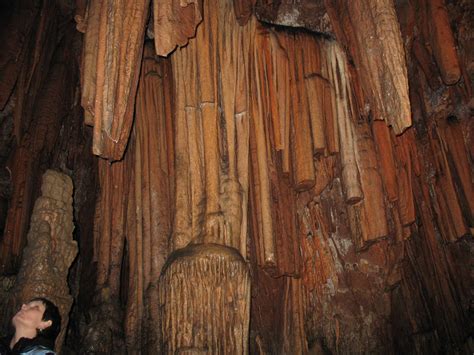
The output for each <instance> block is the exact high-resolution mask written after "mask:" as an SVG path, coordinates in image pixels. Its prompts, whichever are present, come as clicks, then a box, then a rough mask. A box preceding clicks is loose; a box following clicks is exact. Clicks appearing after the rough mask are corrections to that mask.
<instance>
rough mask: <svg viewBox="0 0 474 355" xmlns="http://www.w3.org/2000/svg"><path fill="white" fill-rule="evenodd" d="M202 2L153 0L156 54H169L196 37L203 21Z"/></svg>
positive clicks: (193, 0) (194, 0)
mask: <svg viewBox="0 0 474 355" xmlns="http://www.w3.org/2000/svg"><path fill="white" fill-rule="evenodd" d="M201 7H202V4H201V3H200V2H199V1H197V0H187V1H185V2H183V1H176V0H153V19H154V21H153V31H154V37H155V50H156V54H158V55H161V56H167V55H168V54H170V53H171V52H172V51H173V50H174V49H175V48H176V47H177V46H179V47H183V46H185V45H186V44H188V40H189V38H191V37H194V35H195V33H196V27H197V26H198V25H199V23H200V22H201V21H202V9H201Z"/></svg>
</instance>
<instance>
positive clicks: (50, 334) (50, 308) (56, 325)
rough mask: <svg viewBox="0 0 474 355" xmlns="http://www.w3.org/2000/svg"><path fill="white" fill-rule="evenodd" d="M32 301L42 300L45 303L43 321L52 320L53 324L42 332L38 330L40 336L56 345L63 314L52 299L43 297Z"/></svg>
mask: <svg viewBox="0 0 474 355" xmlns="http://www.w3.org/2000/svg"><path fill="white" fill-rule="evenodd" d="M32 301H40V302H42V303H43V304H44V314H43V319H42V320H43V321H48V320H50V321H51V325H50V326H49V327H47V328H45V329H43V330H42V331H41V332H38V335H37V336H38V337H41V338H43V339H45V340H48V341H49V342H51V345H52V346H54V342H55V340H56V338H57V336H58V334H59V332H60V331H61V315H60V314H59V309H58V307H56V305H55V304H54V303H53V302H51V301H50V300H48V299H46V298H43V297H36V298H33V299H32V300H31V301H30V302H32Z"/></svg>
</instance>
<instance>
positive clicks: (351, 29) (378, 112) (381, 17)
mask: <svg viewBox="0 0 474 355" xmlns="http://www.w3.org/2000/svg"><path fill="white" fill-rule="evenodd" d="M325 4H326V8H327V10H328V14H329V16H330V18H331V24H332V26H333V28H334V32H335V34H336V37H337V39H338V40H339V41H341V42H342V44H343V45H345V46H346V48H349V49H350V54H351V55H352V57H353V59H354V62H355V65H356V67H357V69H358V71H359V73H360V80H361V83H362V87H363V89H364V93H365V96H366V100H367V101H368V102H369V103H370V105H371V109H372V111H373V117H374V118H375V119H379V120H385V121H386V122H387V124H388V125H391V126H392V127H393V129H394V131H395V133H396V134H400V133H402V132H403V131H404V130H405V129H406V128H408V127H410V126H411V124H412V121H411V112H410V100H409V97H408V78H407V66H406V62H405V50H404V48H403V42H402V38H401V33H400V25H399V23H398V21H397V15H396V13H395V8H394V4H393V0H373V1H362V0H356V1H345V0H325Z"/></svg>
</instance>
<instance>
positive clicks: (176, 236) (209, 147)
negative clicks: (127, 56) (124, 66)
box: [155, 1, 253, 353]
mask: <svg viewBox="0 0 474 355" xmlns="http://www.w3.org/2000/svg"><path fill="white" fill-rule="evenodd" d="M178 15H179V14H178ZM202 17H203V22H202V23H201V24H200V25H199V26H198V28H197V33H196V38H195V39H192V40H191V41H190V42H189V44H188V45H187V46H186V47H183V48H178V49H177V50H176V52H175V53H173V55H172V57H171V62H172V69H173V79H174V84H175V87H174V93H173V94H174V96H175V102H174V110H175V111H174V113H175V115H176V116H175V117H176V118H175V130H174V132H175V137H174V138H175V141H176V145H175V152H176V155H175V157H176V160H175V166H176V177H175V186H176V192H175V206H176V214H175V216H174V226H173V234H172V237H171V245H170V249H171V251H174V253H173V254H171V256H169V258H168V261H167V266H165V268H164V270H163V271H162V274H161V277H160V280H159V283H158V287H159V294H160V315H159V317H160V321H161V332H162V340H161V342H162V347H163V348H162V351H164V352H176V351H178V352H190V353H191V352H196V351H197V352H199V351H208V352H212V353H246V352H247V346H246V344H247V341H248V340H247V339H248V324H249V323H248V322H249V318H248V317H249V306H250V304H249V301H250V298H249V297H250V279H249V271H248V267H247V265H246V263H245V261H244V259H243V258H242V256H246V254H247V230H246V229H245V230H244V229H243V227H245V228H247V221H246V220H247V195H248V190H247V188H248V178H249V177H248V164H247V163H245V160H247V161H248V151H249V148H248V144H249V132H248V131H249V123H248V120H249V107H248V95H249V92H248V91H249V88H248V69H247V68H248V59H247V57H246V54H247V53H248V52H249V38H250V37H249V29H251V28H253V25H252V24H253V22H249V23H248V24H247V25H245V26H240V25H239V24H238V22H237V19H236V17H235V14H234V11H233V6H232V3H222V2H220V1H208V2H204V4H203V9H202ZM155 19H156V18H155ZM157 35H158V34H157ZM165 36H166V33H165ZM155 40H156V37H155ZM238 160H239V161H238ZM230 274H232V275H234V276H233V277H229V275H230ZM188 279H199V280H202V281H200V282H199V284H197V285H194V286H193V287H192V288H191V289H190V288H189V285H188V283H187V281H186V280H188ZM216 285H221V287H219V288H218V289H216V287H217V286H216ZM196 294H198V297H196ZM175 297H178V298H179V299H181V300H182V302H183V303H184V304H186V305H189V308H186V309H185V310H184V312H183V311H182V309H181V308H182V307H181V305H180V306H179V307H178V308H176V307H175V306H174V304H175V301H174V300H175ZM229 302H231V303H236V304H235V305H233V306H231V307H229V305H228V303H229ZM193 309H199V310H201V311H202V313H197V312H192V310H193ZM216 315H218V316H219V317H218V318H216ZM226 321H227V322H228V323H227V324H228V325H230V326H225V325H224V323H222V322H226Z"/></svg>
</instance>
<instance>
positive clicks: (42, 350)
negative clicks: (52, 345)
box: [20, 345, 56, 355]
mask: <svg viewBox="0 0 474 355" xmlns="http://www.w3.org/2000/svg"><path fill="white" fill-rule="evenodd" d="M20 354H22V355H56V353H55V352H54V351H53V350H51V349H49V348H47V347H45V346H42V345H34V346H32V347H28V348H27V349H25V350H23V351H22V352H21V353H20Z"/></svg>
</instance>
